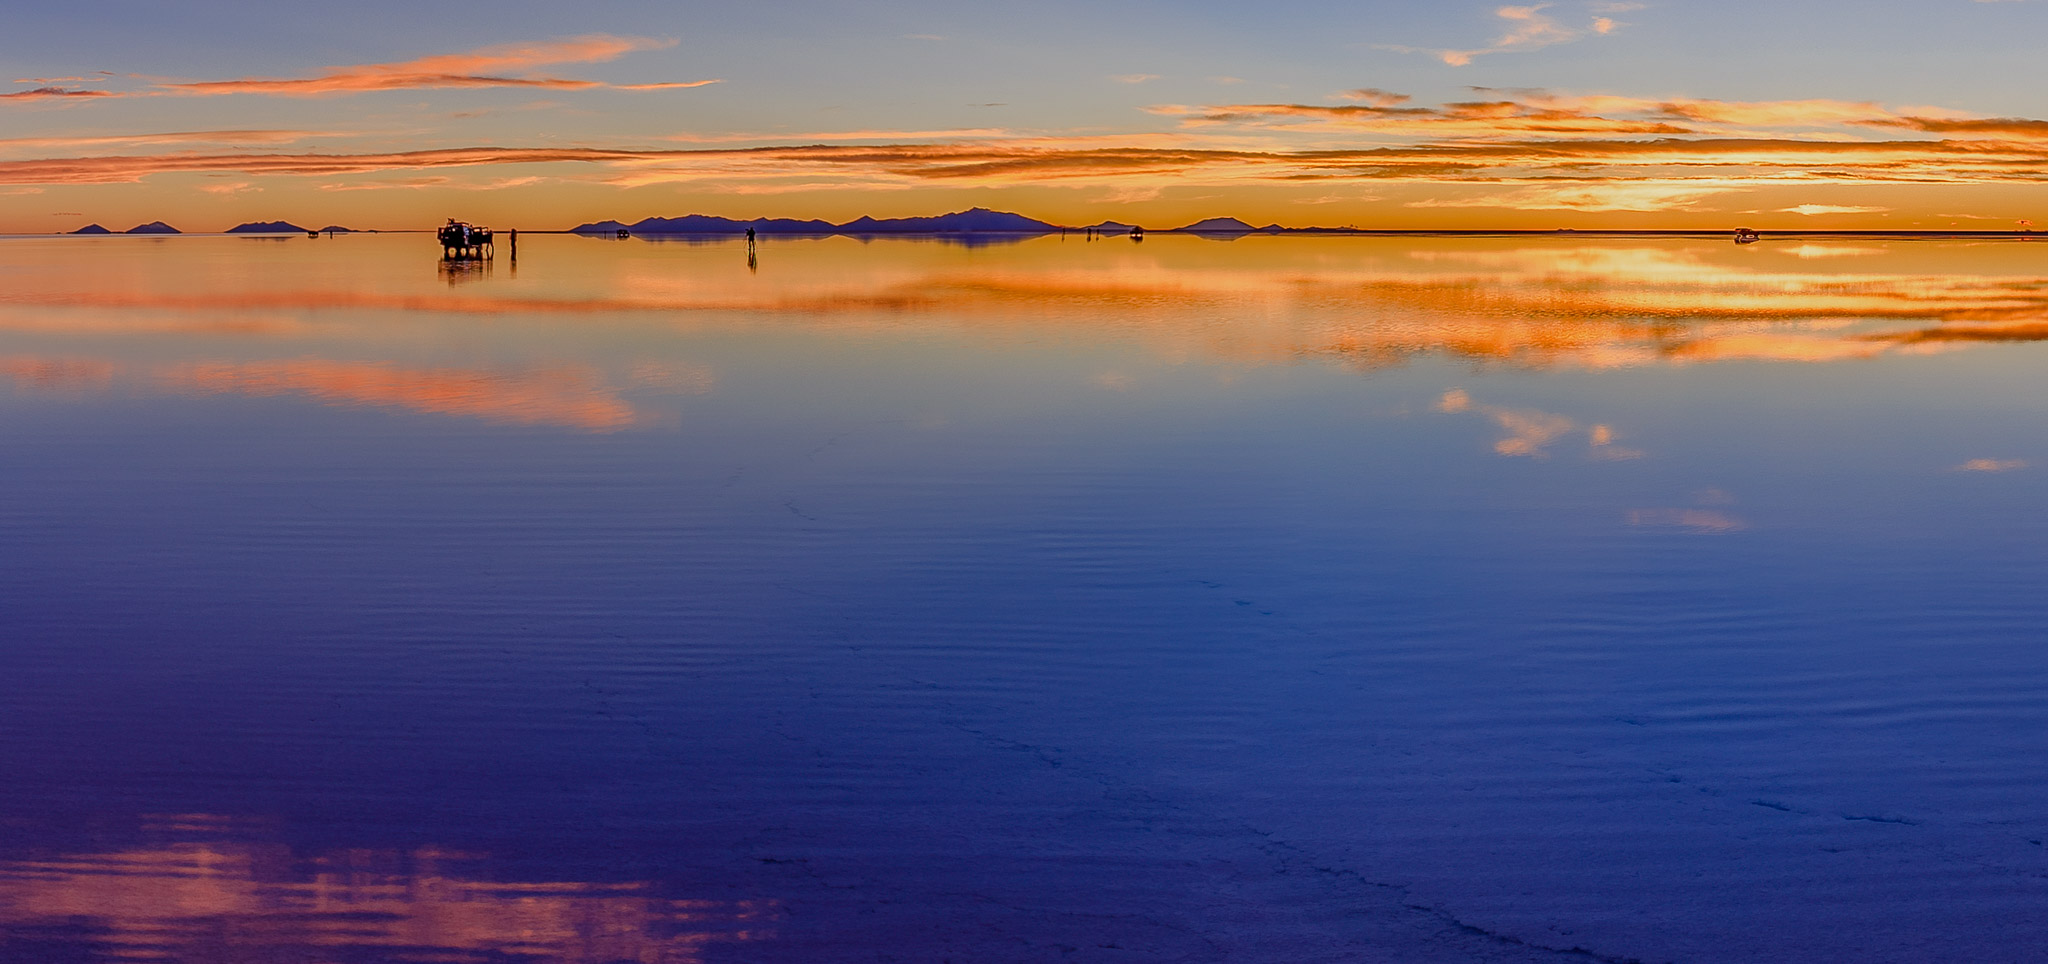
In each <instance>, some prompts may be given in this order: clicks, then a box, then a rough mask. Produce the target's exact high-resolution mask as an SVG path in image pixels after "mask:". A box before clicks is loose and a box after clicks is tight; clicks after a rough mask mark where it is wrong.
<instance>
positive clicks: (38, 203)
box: [0, 0, 2048, 233]
mask: <svg viewBox="0 0 2048 964" xmlns="http://www.w3.org/2000/svg"><path fill="white" fill-rule="evenodd" d="M2043 37H2048V0H1993V2H1987V0H1919V2H1892V3H1873V2H1856V3H1851V2H1845V0H1804V2H1801V3H1797V4H1787V3H1782V2H1759V0H1723V2H1713V3H1708V2H1678V0H1666V2H1635V0H1596V2H1577V0H1574V2H1564V0H1560V2H1555V3H1534V4H1526V5H1525V4H1510V5H1502V4H1499V3H1477V2H1462V0H1450V2H1435V3H1426V4H1425V3H1390V2H1356V0H1354V2H1347V3H1322V2H1311V3H1286V2H1268V3H1263V4H1247V3H1242V2H1229V3H1225V2H1211V0H1198V2H1177V3H1159V2H1119V0H1097V2H1088V3H1082V2H1068V0H1042V2H1034V3H1031V4H1016V3H976V2H964V0H954V2H946V3H940V2H922V0H920V2H898V3H887V4H884V3H852V2H801V0H798V2H784V3H759V4H718V5H713V4H705V3H695V2H687V3H677V2H641V0H598V2H590V3H581V4H575V3H559V2H553V3H530V2H524V0H506V2H499V3H441V4H429V5H423V4H418V3H396V2H389V0H358V2H352V3H349V4H345V5H344V4H335V5H328V6H324V7H315V6H312V5H306V4H277V3H271V4H256V3H239V2H238V3H230V2H219V0H184V2H181V3H178V4H163V3H160V2H153V0H152V2H132V0H107V2H100V3H95V4H92V5H72V4H42V5H33V6H29V5H24V6H23V7H21V8H19V9H15V10H10V11H9V13H8V28H7V30H6V31H5V32H4V35H0V71H4V73H0V232H5V233H48V232H54V231H69V230H73V229H76V228H78V227H80V226H82V225H84V224H87V223H98V224H102V225H104V226H106V227H108V228H112V229H114V230H117V231H118V230H124V229H126V228H129V227H131V226H133V225H136V224H140V223H143V222H147V221H154V220H163V221H166V222H168V223H170V224H172V225H174V226H176V227H179V228H181V229H184V230H187V231H219V230H223V229H225V228H227V227H230V226H232V225H234V224H237V223H240V222H244V221H252V220H279V219H282V220H290V221H293V222H295V223H298V224H301V225H305V226H308V227H322V226H325V225H328V224H342V225H345V226H349V227H355V228H383V229H395V228H423V227H431V226H433V225H435V224H438V223H440V222H441V221H442V219H444V218H447V217H459V218H464V219H467V220H472V221H476V222H479V223H489V224H492V225H494V226H497V227H499V228H501V229H502V228H507V227H518V228H524V229H528V230H549V229H563V228H567V227H571V226H573V225H575V224H578V223H582V222H585V221H594V220H600V219H606V218H613V219H618V220H620V221H624V222H628V223H630V222H632V221H636V220H639V219H640V218H643V217H648V216H677V215H682V214H691V213H698V214H716V215H723V216H727V217H735V218H751V217H800V218H812V217H819V218H825V219H828V220H832V221H844V220H849V219H852V218H854V217H858V216H860V215H863V214H866V215H873V216H876V217H896V216H908V215H924V214H936V213H941V212H944V211H953V210H960V209H963V208H967V207H972V206H983V207H991V208H996V209H999V210H1009V211H1016V212H1018V213H1022V214H1026V215H1029V216H1032V217H1037V218H1041V219H1044V220H1047V221H1052V222H1055V223H1060V224H1070V225H1079V224H1086V223H1093V222H1096V221H1100V220H1105V219H1115V220H1120V221H1126V222H1134V223H1141V224H1144V225H1146V226H1148V227H1154V228H1166V227H1174V226H1177V225H1180V224H1185V223H1187V222H1190V221H1194V220H1197V219H1200V218H1207V217H1237V218H1241V219H1243V220H1245V221H1248V222H1250V223H1253V224H1258V225H1263V224H1268V223H1280V224H1284V225H1288V226H1310V225H1324V226H1344V225H1351V226H1357V227H1366V228H1488V227H1500V228H1552V227H1574V228H1582V229H1584V228H1601V227H1612V228H1653V227H1673V228H1725V227H1733V226H1737V225H1742V226H1752V227H1757V228H1761V229H1766V230H1769V229H1793V228H1808V229H1839V228H1895V229H1915V228H1921V229H1926V228H1951V227H1954V228H1970V229H2012V228H2019V227H2031V226H2032V225H2031V222H2032V221H2034V220H2037V219H2040V218H2048V207H2044V206H2043V205H2041V204H2040V203H2039V202H2038V199H2039V198H2041V197H2042V195H2043V191H2042V188H2041V185H2040V181H2041V179H2042V178H2043V176H2044V175H2043V171H2044V170H2048V120H2044V119H2043V118H2048V102H2044V98H2043V97H2042V96H2041V95H2040V94H2039V89H2040V88H2039V84H2038V76H2039V70H2040V65H2041V56H2042V50H2041V38H2043ZM2022 222H2027V223H2025V224H2023V223H2022Z"/></svg>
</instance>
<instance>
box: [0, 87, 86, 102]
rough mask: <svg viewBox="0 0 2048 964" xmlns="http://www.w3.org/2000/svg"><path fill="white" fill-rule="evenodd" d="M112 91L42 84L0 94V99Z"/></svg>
mask: <svg viewBox="0 0 2048 964" xmlns="http://www.w3.org/2000/svg"><path fill="white" fill-rule="evenodd" d="M113 96H115V95H114V94H113V93H112V92H109V91H104V90H89V89H84V88H76V87H57V86H43V87H34V88H31V89H29V90H16V91H9V92H8V93H5V94H0V100H62V99H65V98H70V97H113Z"/></svg>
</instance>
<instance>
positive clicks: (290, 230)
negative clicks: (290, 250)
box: [227, 221, 306, 234]
mask: <svg viewBox="0 0 2048 964" xmlns="http://www.w3.org/2000/svg"><path fill="white" fill-rule="evenodd" d="M227 233H228V234H305V233H306V229H305V228H302V227H299V226H298V225H296V224H293V223H291V222H290V221H249V222H246V223H243V224H237V225H235V226H234V227H232V228H229V229H228V230H227Z"/></svg>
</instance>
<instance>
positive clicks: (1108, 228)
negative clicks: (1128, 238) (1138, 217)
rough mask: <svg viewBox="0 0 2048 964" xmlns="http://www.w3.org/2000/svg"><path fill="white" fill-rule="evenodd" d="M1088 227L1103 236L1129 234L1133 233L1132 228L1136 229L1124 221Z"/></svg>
mask: <svg viewBox="0 0 2048 964" xmlns="http://www.w3.org/2000/svg"><path fill="white" fill-rule="evenodd" d="M1088 227H1089V228H1091V229H1094V230H1096V231H1099V232H1101V233H1103V234H1129V233H1131V228H1132V227H1135V225H1130V224H1125V223H1123V222H1122V221H1104V222H1102V223H1101V224H1091V225H1088Z"/></svg>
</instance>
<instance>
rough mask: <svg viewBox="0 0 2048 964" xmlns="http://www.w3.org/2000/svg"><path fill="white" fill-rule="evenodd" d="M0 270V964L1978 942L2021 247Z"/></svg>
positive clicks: (2020, 907)
mask: <svg viewBox="0 0 2048 964" xmlns="http://www.w3.org/2000/svg"><path fill="white" fill-rule="evenodd" d="M521 248H522V250H521V252H520V254H521V255H522V259H523V260H522V261H521V262H520V263H518V264H513V263H512V261H511V259H510V258H509V257H507V256H506V254H507V252H500V256H499V258H498V259H497V260H496V261H494V262H492V263H487V264H482V265H447V264H441V263H438V262H437V261H436V255H437V253H438V249H437V248H436V247H435V246H434V245H433V243H432V241H431V239H430V236H426V235H373V236H353V237H340V238H320V239H306V238H290V239H282V240H257V239H249V238H233V237H180V238H164V239H147V238H129V237H114V238H98V239H95V238H71V237H66V238H56V239H49V238H14V239H0V399H4V404H0V478H4V479H5V484H4V486H0V545H4V546H5V547H6V548H5V552H4V553H0V615H4V626H5V632H4V637H0V694H4V699H0V774H5V783H4V786H5V793H4V795H0V961H8V962H14V961H23V962H27V961H36V962H43V961H91V960H155V961H192V962H202V961H203V962H213V961H221V962H233V964H240V962H259V961H260V962H270V961H322V962H370V961H476V962H503V961H518V960H545V961H568V962H577V964H604V962H614V961H640V962H695V961H705V962H715V961H742V960H744V961H782V960H788V961H798V960H806V961H808V960H817V961H860V960H913V961H942V960H948V959H951V960H955V961H1043V960H1102V961H1154V960H1160V961H1279V960H1317V961H1348V960H1356V961H1383V960H1401V961H1436V960H1441V961H1583V960H1588V959H1592V960H1611V961H1627V960H1641V961H1759V960H1862V961H1927V960H1956V961H1965V960H1967V961H2022V960H2028V959H2030V958H2032V957H2033V956H2035V955H2036V954H2037V949H2038V948H2039V947H2041V946H2044V945H2048V810H2044V808H2043V806H2042V803H2041V799H2042V796H2043V793H2044V790H2048V700H2044V699H2043V693H2044V692H2048V646H2044V643H2048V638H2044V637H2048V634H2044V631H2043V627H2044V626H2048V595H2044V593H2043V592H2042V588H2043V586H2044V584H2048V582H2044V576H2048V540H2044V536H2048V507H2044V504H2043V500H2042V499H2041V497H2040V496H2041V493H2042V491H2043V490H2042V486H2041V483H2040V473H2041V472H2042V471H2048V441H2044V440H2048V381H2044V379H2043V378H2042V376H2041V372H2042V370H2043V367H2044V363H2048V354H2044V350H2043V345H2042V341H2043V339H2048V247H2043V246H2041V245H2037V244H2026V243H2010V242H2008V243H1960V242H1954V243H1948V242H1944V243H1930V242H1854V243H1850V242H1840V241H1808V242H1799V241H1777V240H1773V241H1768V242H1766V243H1763V244H1757V245H1751V246H1745V247H1740V248H1738V247H1735V246H1733V245H1729V244H1726V243H1725V242H1722V243H1710V242H1705V241H1685V240H1602V239H1597V238H1578V239H1551V238H1497V239H1476V238H1473V239H1435V240H1431V239H1414V238H1410V239H1372V238H1327V239H1316V238H1300V237H1285V238H1273V237H1250V238H1244V239H1241V240H1237V241H1232V242H1219V241H1210V240H1204V239H1199V238H1191V237H1173V236H1160V237H1154V238H1149V239H1147V240H1146V241H1144V242H1143V243H1142V244H1132V243H1130V242H1128V241H1125V240H1121V239H1118V240H1112V241H1094V242H1089V241H1084V240H1082V239H1080V238H1068V239H1065V240H1062V239H1060V238H1058V237H1046V238H1038V239H1032V240H1027V241H1022V242H1019V243H1015V244H1004V245H992V246H984V247H969V246H961V245H956V244H948V243H942V242H938V241H911V240H890V241H875V242H871V243H863V242H861V241H859V240H856V239H850V238H825V239H800V240H784V239H771V240H768V241H765V242H764V243H763V244H761V246H760V249H759V254H758V259H757V260H756V262H755V263H754V264H753V265H751V266H750V265H749V263H748V261H747V258H746V250H745V247H744V245H743V244H740V243H737V242H727V241H716V242H686V241H647V240H639V239H634V240H630V241H613V240H609V239H605V240H598V239H589V238H578V237H566V236H533V237H525V238H521Z"/></svg>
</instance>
